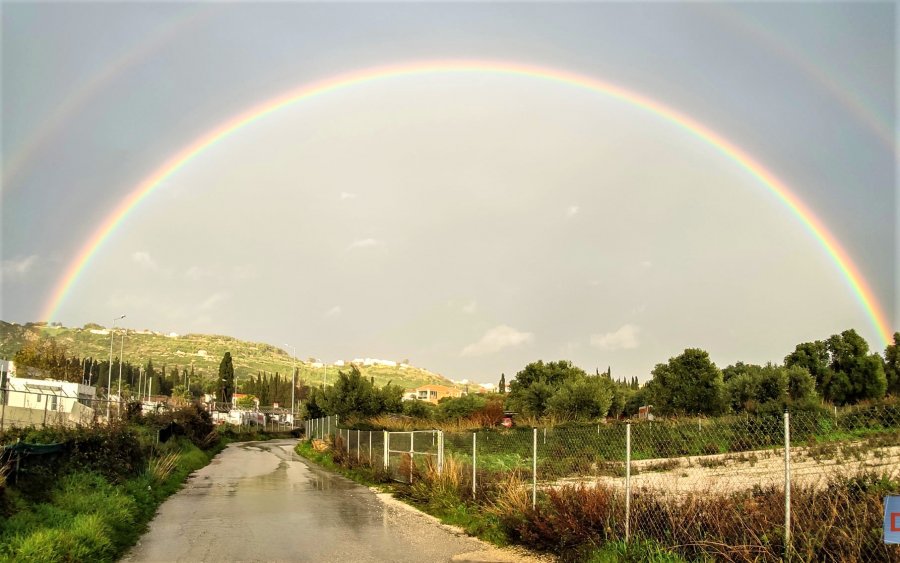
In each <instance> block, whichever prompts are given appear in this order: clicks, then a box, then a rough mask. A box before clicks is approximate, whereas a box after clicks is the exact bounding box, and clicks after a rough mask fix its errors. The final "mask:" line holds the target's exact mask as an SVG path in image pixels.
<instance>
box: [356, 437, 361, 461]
mask: <svg viewBox="0 0 900 563" xmlns="http://www.w3.org/2000/svg"><path fill="white" fill-rule="evenodd" d="M360 451H361V450H360V449H359V430H357V431H356V463H359V457H360V453H359V452H360Z"/></svg>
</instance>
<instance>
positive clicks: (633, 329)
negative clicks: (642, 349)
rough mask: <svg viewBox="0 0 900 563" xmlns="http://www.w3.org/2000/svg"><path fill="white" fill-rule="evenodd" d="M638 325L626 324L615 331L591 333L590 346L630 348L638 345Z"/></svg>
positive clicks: (615, 348) (618, 348)
mask: <svg viewBox="0 0 900 563" xmlns="http://www.w3.org/2000/svg"><path fill="white" fill-rule="evenodd" d="M640 331H641V329H640V327H638V326H637V325H633V324H626V325H624V326H622V327H621V328H620V329H619V330H617V331H615V332H607V333H606V334H592V335H591V346H594V347H595V348H600V349H602V350H630V349H632V348H637V347H638V333H639V332H640Z"/></svg>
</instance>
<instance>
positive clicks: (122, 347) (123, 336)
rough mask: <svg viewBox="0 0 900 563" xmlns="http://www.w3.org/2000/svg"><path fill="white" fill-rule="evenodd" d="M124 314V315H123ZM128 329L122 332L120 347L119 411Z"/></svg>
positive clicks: (120, 408) (120, 407)
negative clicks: (123, 359)
mask: <svg viewBox="0 0 900 563" xmlns="http://www.w3.org/2000/svg"><path fill="white" fill-rule="evenodd" d="M123 316H124V315H123ZM126 334H128V329H127V328H126V329H125V332H123V333H122V346H121V347H120V348H119V411H121V410H122V357H123V356H124V355H125V335H126Z"/></svg>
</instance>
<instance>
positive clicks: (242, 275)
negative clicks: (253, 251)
mask: <svg viewBox="0 0 900 563" xmlns="http://www.w3.org/2000/svg"><path fill="white" fill-rule="evenodd" d="M258 277H259V272H257V271H256V268H254V267H253V266H250V265H247V264H245V265H243V266H235V267H233V268H232V269H231V279H233V280H235V281H248V280H255V279H256V278H258Z"/></svg>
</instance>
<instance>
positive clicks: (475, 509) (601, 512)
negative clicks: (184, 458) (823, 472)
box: [296, 438, 900, 562]
mask: <svg viewBox="0 0 900 563" xmlns="http://www.w3.org/2000/svg"><path fill="white" fill-rule="evenodd" d="M317 445H319V446H320V447H321V443H319V442H318V441H317ZM296 452H297V453H298V454H299V455H301V456H304V457H307V458H308V459H310V460H312V461H314V462H316V463H317V464H319V465H321V466H322V467H323V468H325V469H330V470H333V471H337V472H339V473H341V474H343V475H346V476H348V477H350V478H351V479H353V480H355V481H357V482H360V483H362V484H366V485H378V486H379V487H380V488H381V489H382V490H386V491H390V492H392V493H393V494H394V495H395V496H396V497H397V498H399V499H401V500H403V501H405V502H407V503H408V504H411V505H412V506H414V507H416V508H418V509H420V510H422V511H424V512H426V513H428V514H431V515H433V516H436V517H438V518H439V519H440V520H441V521H442V522H444V523H446V524H452V525H455V526H458V527H460V528H462V529H464V530H465V531H466V532H467V533H469V534H471V535H473V536H477V537H479V538H482V539H484V540H487V541H489V542H492V543H494V544H497V545H509V544H518V545H523V546H525V547H528V548H531V549H534V550H536V551H538V552H542V553H548V554H552V555H554V556H556V557H558V558H559V559H560V560H562V561H589V562H601V561H628V562H631V561H635V562H637V561H648V562H681V561H747V562H751V561H752V562H757V561H772V562H775V561H781V560H783V558H784V557H785V554H786V546H785V544H784V504H785V495H784V490H783V489H782V488H779V487H775V486H769V487H755V488H753V489H751V490H745V491H737V492H730V493H729V492H726V493H717V492H709V491H704V492H699V493H691V494H686V495H685V494H672V493H671V491H667V490H665V489H652V488H637V489H635V490H634V491H633V493H632V497H631V520H630V530H631V541H630V542H627V543H626V542H624V541H623V538H624V537H625V495H624V491H623V490H622V489H621V488H619V487H615V486H609V485H606V484H604V483H602V482H599V481H598V482H593V483H591V484H584V483H582V484H574V485H561V486H553V487H544V488H543V489H541V490H539V491H538V492H537V505H536V507H535V508H533V507H532V498H531V495H532V490H531V486H530V483H529V482H528V479H527V478H523V476H522V475H521V474H520V473H518V472H516V471H510V470H499V471H487V470H484V471H481V470H479V472H478V486H477V488H476V491H475V492H474V493H473V491H472V481H471V466H469V465H468V464H467V463H466V460H465V459H464V458H462V457H459V458H457V457H456V456H455V455H449V456H447V457H446V458H445V459H444V466H443V469H442V471H441V472H438V471H437V469H436V467H435V466H434V463H433V462H432V461H431V459H432V458H430V457H426V458H424V459H423V461H422V462H421V463H419V462H417V463H416V465H415V466H414V467H410V466H409V461H408V458H406V459H404V458H401V466H400V468H399V474H400V475H411V476H412V484H411V485H410V484H403V483H397V482H389V483H385V480H386V479H387V478H388V476H387V475H385V474H384V471H383V469H382V468H380V467H376V468H372V467H369V466H368V464H366V463H363V464H358V463H357V461H356V457H354V456H352V455H351V456H348V455H347V454H346V452H345V450H344V449H343V447H342V446H341V439H340V438H338V441H337V444H336V447H335V449H333V450H332V449H326V450H324V451H317V450H316V449H315V448H313V446H312V444H311V443H309V442H306V441H301V442H300V443H299V444H298V446H297V448H296ZM404 463H405V465H404ZM660 469H664V468H660ZM897 493H900V482H898V481H897V480H896V478H895V477H893V478H892V477H891V474H889V473H884V474H878V473H874V472H860V473H855V474H853V475H844V476H836V477H834V478H832V479H831V481H829V483H828V485H827V487H824V488H822V487H813V486H804V485H798V486H794V487H792V490H791V510H792V520H791V521H792V524H791V525H792V544H791V550H790V551H791V552H790V556H791V558H792V559H795V560H798V561H824V560H829V561H893V562H900V549H898V548H897V547H896V546H887V545H885V544H884V543H883V542H882V539H881V523H882V516H883V515H882V504H881V501H882V498H883V497H884V496H885V495H888V494H897Z"/></svg>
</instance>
